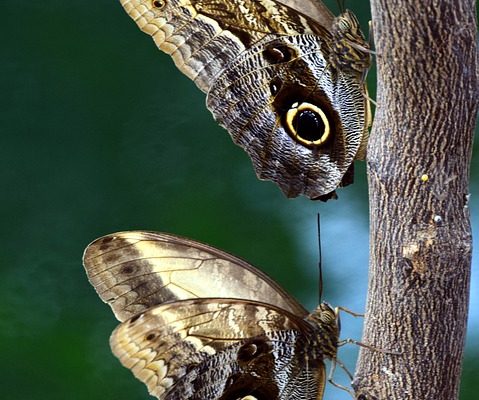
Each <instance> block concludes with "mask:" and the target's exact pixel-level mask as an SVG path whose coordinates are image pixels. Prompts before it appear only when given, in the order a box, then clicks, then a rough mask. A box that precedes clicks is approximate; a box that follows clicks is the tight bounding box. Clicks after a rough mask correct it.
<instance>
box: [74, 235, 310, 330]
mask: <svg viewBox="0 0 479 400" xmlns="http://www.w3.org/2000/svg"><path fill="white" fill-rule="evenodd" d="M83 263H84V266H85V269H86V272H87V275H88V278H89V279H90V282H91V283H92V285H93V286H94V287H95V290H96V291H97V292H98V294H99V295H100V297H101V298H102V300H103V301H105V302H106V303H108V304H109V305H110V306H111V307H112V309H113V312H114V313H115V315H116V317H117V318H118V319H119V320H120V321H124V320H126V319H128V318H130V317H132V316H134V315H136V314H138V313H140V312H142V311H145V310H146V309H148V308H150V307H151V306H154V305H158V304H161V303H163V302H165V301H174V300H182V299H190V298H201V297H225V298H239V299H249V300H256V301H262V302H267V303H271V304H274V305H276V306H278V307H281V308H283V309H285V310H287V311H289V312H291V313H293V314H295V315H298V316H305V315H306V314H307V311H306V310H305V309H304V308H303V307H302V306H301V305H300V304H299V303H298V302H297V301H296V300H294V299H293V298H292V297H291V296H289V295H288V294H287V293H286V292H285V291H284V290H283V289H282V288H281V287H280V286H279V285H278V284H276V283H275V282H274V281H273V280H272V279H271V278H269V277H268V276H266V275H265V274H264V273H262V272H261V271H259V270H258V269H256V268H254V267H253V266H251V265H250V264H248V263H246V262H245V261H243V260H241V259H239V258H236V257H234V256H232V255H230V254H228V253H225V252H222V251H220V250H218V249H215V248H213V247H210V246H208V245H205V244H201V243H198V242H195V241H192V240H189V239H185V238H181V237H178V236H174V235H167V234H162V233H154V232H141V231H137V232H135V231H133V232H119V233H114V234H111V235H107V236H104V237H102V238H99V239H97V240H95V241H94V242H93V243H91V244H90V245H89V246H88V247H87V249H86V250H85V254H84V257H83Z"/></svg>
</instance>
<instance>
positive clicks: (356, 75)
mask: <svg viewBox="0 0 479 400" xmlns="http://www.w3.org/2000/svg"><path fill="white" fill-rule="evenodd" d="M120 1H121V4H122V5H123V7H124V8H125V10H126V11H127V13H128V14H129V15H130V16H131V17H132V18H133V20H134V21H135V22H136V23H137V24H138V26H139V27H140V29H141V30H142V31H144V32H145V33H147V34H149V35H151V36H152V38H153V40H154V41H155V43H156V45H157V46H158V47H159V49H160V50H162V51H164V52H165V53H167V54H169V55H171V57H172V58H173V60H174V62H175V64H176V66H177V67H178V68H179V69H180V71H182V72H183V73H185V74H186V75H187V76H188V77H189V78H190V79H192V80H193V81H194V82H195V84H196V85H197V86H198V88H199V89H201V90H202V91H203V92H205V93H206V95H207V98H206V105H207V107H208V109H209V110H210V111H211V112H212V114H213V116H214V118H215V119H216V121H217V122H218V123H219V124H220V125H222V126H223V127H225V128H226V129H227V130H228V132H229V133H230V135H231V137H232V139H233V141H234V142H235V143H236V144H238V145H239V146H241V147H242V148H243V149H244V150H245V151H246V152H247V153H248V155H249V156H250V158H251V160H252V163H253V166H254V169H255V171H256V175H257V176H258V178H259V179H263V180H271V181H273V182H275V183H276V184H277V185H279V187H280V189H281V190H282V191H283V192H284V193H285V194H286V195H287V196H288V197H296V196H298V195H306V196H308V197H309V198H312V199H321V200H327V199H329V198H331V197H335V189H336V188H337V187H339V186H345V185H348V184H350V183H351V182H352V179H353V161H354V160H359V159H364V157H365V151H366V145H367V138H368V127H369V125H370V122H371V121H370V115H371V113H370V108H369V101H368V96H367V88H366V83H365V75H366V72H367V70H368V68H369V65H370V51H369V45H368V43H367V42H366V41H365V39H364V36H363V34H362V32H361V30H360V27H359V23H358V21H357V19H356V17H355V16H354V15H353V14H352V13H351V12H350V11H345V12H344V13H342V14H341V15H339V16H338V17H336V18H335V17H333V15H332V14H331V12H330V11H329V10H328V9H327V8H326V7H325V6H324V5H323V4H322V3H321V2H320V1H319V0H317V1H313V0H303V1H295V2H292V1H291V2H289V3H288V4H294V6H295V8H292V7H289V6H287V5H285V4H283V3H280V2H279V1H275V0H120ZM284 3H286V1H285V2H284ZM313 11H314V13H313ZM313 15H315V17H314V18H313Z"/></svg>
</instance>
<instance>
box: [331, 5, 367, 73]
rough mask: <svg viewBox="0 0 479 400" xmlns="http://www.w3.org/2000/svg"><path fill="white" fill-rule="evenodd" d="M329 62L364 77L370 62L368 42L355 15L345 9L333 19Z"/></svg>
mask: <svg viewBox="0 0 479 400" xmlns="http://www.w3.org/2000/svg"><path fill="white" fill-rule="evenodd" d="M331 33H332V36H333V53H332V55H331V60H330V61H331V62H332V63H333V65H334V66H335V67H337V68H339V69H341V70H343V71H349V72H351V73H353V74H358V75H359V76H361V77H364V75H365V72H366V71H367V70H368V68H369V65H370V64H371V51H370V49H369V44H368V42H367V41H366V39H365V38H364V35H363V33H362V32H361V27H360V26H359V22H358V20H357V18H356V16H355V15H354V14H353V13H352V12H351V11H348V10H346V11H345V12H344V13H342V14H341V15H339V16H338V17H336V18H335V19H334V22H333V26H332V30H331Z"/></svg>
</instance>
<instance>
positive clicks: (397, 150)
mask: <svg viewBox="0 0 479 400" xmlns="http://www.w3.org/2000/svg"><path fill="white" fill-rule="evenodd" d="M371 3H372V15H373V25H374V38H375V43H376V51H377V66H378V95H377V101H378V108H377V110H376V115H375V122H374V128H373V131H372V132H371V138H370V143H369V148H368V160H367V163H368V179H369V190H370V225H371V227H370V229H371V236H370V243H371V260H370V276H369V291H368V300H367V311H366V318H365V328H364V336H363V341H364V342H366V343H369V344H371V345H373V346H375V347H378V348H380V349H385V350H392V351H398V352H399V353H400V354H399V355H392V354H385V353H380V352H375V351H371V350H368V349H362V350H361V352H360V357H359V360H358V366H357V371H356V376H355V380H354V383H353V386H354V388H355V390H356V394H357V396H358V398H360V399H381V400H383V399H401V400H404V399H415V400H418V399H420V400H424V399H434V400H441V399H444V400H452V399H456V398H457V397H458V392H459V380H460V374H461V364H462V357H463V348H464V339H465V333H466V320H467V311H468V300H469V281H470V266H471V243H472V242H471V228H470V222H469V209H468V200H469V196H468V194H469V189H468V183H469V168H470V158H471V149H472V138H473V130H474V124H475V118H476V112H477V100H478V91H477V84H478V81H477V53H476V52H477V49H476V20H475V12H476V10H475V2H474V1H473V0H423V1H408V0H372V1H371Z"/></svg>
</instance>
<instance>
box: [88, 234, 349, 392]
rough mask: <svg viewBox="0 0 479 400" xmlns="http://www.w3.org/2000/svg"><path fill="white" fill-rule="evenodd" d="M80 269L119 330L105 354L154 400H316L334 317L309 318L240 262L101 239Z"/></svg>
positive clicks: (150, 239)
mask: <svg viewBox="0 0 479 400" xmlns="http://www.w3.org/2000/svg"><path fill="white" fill-rule="evenodd" d="M83 264H84V266H85V269H86V273H87V275H88V278H89V280H90V282H91V284H92V285H93V287H94V288H95V290H96V291H97V293H98V295H99V296H100V298H101V299H102V300H103V301H104V302H105V303H107V304H109V305H110V306H111V308H112V310H113V312H114V314H115V316H116V317H117V318H118V320H119V321H121V324H120V325H119V326H118V327H117V328H116V329H115V330H114V332H113V333H112V335H111V338H110V345H111V348H112V351H113V353H114V354H115V356H116V357H118V359H119V360H120V362H121V363H122V364H123V365H124V366H125V367H127V368H129V369H131V371H132V372H133V374H134V375H135V376H136V377H137V378H138V379H139V380H141V381H143V382H144V383H145V384H146V386H147V387H148V390H149V392H150V394H151V395H153V396H155V397H157V398H158V399H161V400H238V399H242V400H266V399H267V400H276V399H277V400H286V399H288V400H295V399H296V400H304V399H321V398H322V396H323V391H324V387H325V380H326V373H325V364H324V360H325V359H331V360H333V361H334V360H336V353H337V347H338V337H339V331H340V324H339V311H338V309H333V308H332V307H331V306H330V305H329V304H327V303H326V302H322V303H321V304H320V305H319V306H318V307H317V308H316V309H315V310H314V311H313V312H312V313H308V311H306V310H305V309H304V308H303V307H302V306H301V305H300V304H299V303H298V302H297V301H296V300H294V299H293V298H292V297H291V296H290V295H288V294H287V293H286V292H285V291H284V290H283V289H282V288H281V287H280V286H279V285H278V284H277V283H275V282H274V281H273V280H272V279H271V278H269V277H268V276H267V275H265V274H264V273H263V272H261V271H260V270H258V269H256V268H255V267H253V266H252V265H250V264H248V263H247V262H245V261H243V260H241V259H239V258H236V257H234V256H232V255H230V254H228V253H225V252H223V251H221V250H218V249H215V248H213V247H210V246H208V245H206V244H201V243H198V242H195V241H193V240H190V239H186V238H182V237H178V236H174V235H169V234H165V233H155V232H144V231H131V232H119V233H114V234H111V235H107V236H104V237H101V238H99V239H97V240H95V241H94V242H92V243H91V244H90V245H89V246H88V247H87V248H86V250H85V253H84V257H83Z"/></svg>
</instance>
